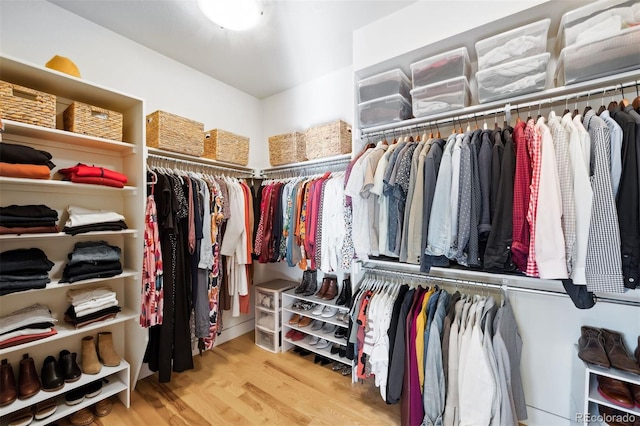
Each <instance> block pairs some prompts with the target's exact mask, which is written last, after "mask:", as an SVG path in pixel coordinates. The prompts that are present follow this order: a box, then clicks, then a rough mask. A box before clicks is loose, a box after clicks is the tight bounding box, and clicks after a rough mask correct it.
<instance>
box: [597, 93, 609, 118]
mask: <svg viewBox="0 0 640 426" xmlns="http://www.w3.org/2000/svg"><path fill="white" fill-rule="evenodd" d="M606 96H607V89H604V92H602V105H600V108H598V112H597V113H596V114H597V115H600V114H602V113H603V112H604V111H605V110H606V109H607V107H605V106H604V98H605V97H606Z"/></svg>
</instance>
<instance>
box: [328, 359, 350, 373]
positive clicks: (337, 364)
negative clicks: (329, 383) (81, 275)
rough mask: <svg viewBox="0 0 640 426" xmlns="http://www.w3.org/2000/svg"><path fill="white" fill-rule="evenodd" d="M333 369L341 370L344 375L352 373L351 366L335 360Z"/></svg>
mask: <svg viewBox="0 0 640 426" xmlns="http://www.w3.org/2000/svg"><path fill="white" fill-rule="evenodd" d="M331 369H332V370H333V371H339V372H340V374H342V375H343V376H349V375H351V366H350V365H347V364H345V363H343V362H335V363H334V364H333V366H332V367H331Z"/></svg>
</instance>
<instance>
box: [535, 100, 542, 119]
mask: <svg viewBox="0 0 640 426" xmlns="http://www.w3.org/2000/svg"><path fill="white" fill-rule="evenodd" d="M541 108H542V100H540V101H538V117H537V118H536V120H540V118H541V117H542V113H541V112H540V109H541Z"/></svg>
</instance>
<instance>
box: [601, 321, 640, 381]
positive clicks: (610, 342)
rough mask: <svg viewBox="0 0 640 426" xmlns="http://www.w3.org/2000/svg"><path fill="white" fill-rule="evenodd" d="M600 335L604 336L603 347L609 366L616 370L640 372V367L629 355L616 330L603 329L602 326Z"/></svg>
mask: <svg viewBox="0 0 640 426" xmlns="http://www.w3.org/2000/svg"><path fill="white" fill-rule="evenodd" d="M602 336H603V337H604V349H605V351H606V352H607V356H608V357H609V361H610V362H611V366H612V367H613V368H617V369H618V370H622V371H628V372H630V373H634V374H640V367H638V365H637V364H636V362H635V360H634V359H633V358H631V355H629V352H628V351H627V348H626V347H625V346H624V341H623V340H622V335H621V334H620V333H618V332H617V331H611V330H605V329H604V328H603V329H602Z"/></svg>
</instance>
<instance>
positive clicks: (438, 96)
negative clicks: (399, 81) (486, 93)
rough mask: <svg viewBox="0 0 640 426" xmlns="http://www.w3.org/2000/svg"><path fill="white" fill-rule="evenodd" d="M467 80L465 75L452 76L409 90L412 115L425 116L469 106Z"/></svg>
mask: <svg viewBox="0 0 640 426" xmlns="http://www.w3.org/2000/svg"><path fill="white" fill-rule="evenodd" d="M469 93H470V90H469V82H468V81H467V78H466V77H458V78H452V79H450V80H445V81H442V82H439V83H435V84H430V85H428V86H423V87H418V88H416V89H413V90H412V91H411V99H412V101H413V115H414V116H415V117H425V116H428V115H433V114H437V113H440V112H445V111H451V110H455V109H460V108H464V107H466V106H469V100H470V94H469Z"/></svg>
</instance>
